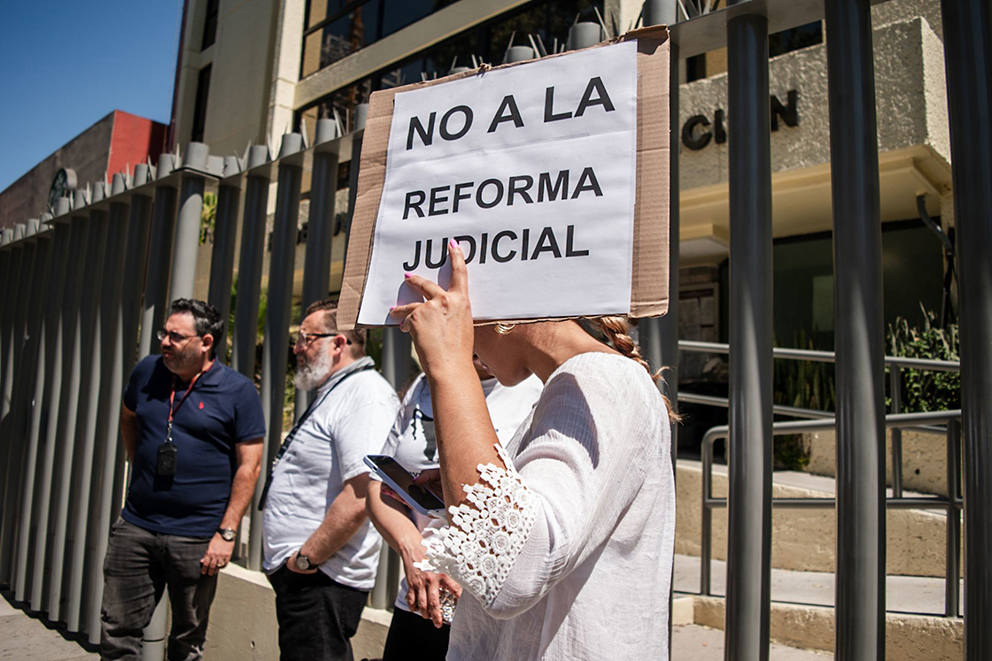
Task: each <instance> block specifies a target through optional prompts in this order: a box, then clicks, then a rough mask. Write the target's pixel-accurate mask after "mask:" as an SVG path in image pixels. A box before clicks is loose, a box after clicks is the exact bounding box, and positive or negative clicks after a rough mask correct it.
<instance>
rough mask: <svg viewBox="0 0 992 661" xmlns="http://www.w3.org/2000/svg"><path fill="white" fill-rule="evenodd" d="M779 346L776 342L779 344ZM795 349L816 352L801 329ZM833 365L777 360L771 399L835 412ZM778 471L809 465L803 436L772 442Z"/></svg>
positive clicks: (797, 335) (794, 344) (794, 341)
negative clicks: (799, 348)
mask: <svg viewBox="0 0 992 661" xmlns="http://www.w3.org/2000/svg"><path fill="white" fill-rule="evenodd" d="M776 344H777V342H776ZM792 346H794V347H801V348H806V349H814V348H815V346H814V344H813V340H812V339H807V337H806V333H805V331H802V330H800V331H799V332H798V333H796V336H795V337H794V338H793V343H792ZM836 395H837V393H836V387H835V382H834V366H833V365H832V364H830V363H821V362H814V361H801V360H776V361H775V367H774V392H773V395H772V400H773V401H774V402H775V404H778V405H780V406H792V407H795V408H803V409H814V410H817V411H832V410H834V407H835V405H836ZM773 457H774V465H775V468H776V469H777V470H802V469H803V468H805V467H806V465H807V464H809V451H808V450H807V449H806V446H805V444H804V443H803V437H802V434H790V435H788V436H776V437H775V439H774V442H773Z"/></svg>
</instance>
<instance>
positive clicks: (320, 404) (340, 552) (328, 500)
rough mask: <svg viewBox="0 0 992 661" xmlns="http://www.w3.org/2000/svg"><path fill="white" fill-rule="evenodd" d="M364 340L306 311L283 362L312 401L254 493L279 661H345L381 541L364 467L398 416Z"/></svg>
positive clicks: (331, 313) (326, 312)
mask: <svg viewBox="0 0 992 661" xmlns="http://www.w3.org/2000/svg"><path fill="white" fill-rule="evenodd" d="M366 340H367V335H366V331H364V330H354V331H343V332H342V331H338V330H337V314H336V308H335V306H334V304H333V303H332V302H331V301H320V302H317V303H314V304H313V305H311V306H310V307H309V308H307V311H306V317H305V318H304V319H303V323H302V324H300V331H299V335H298V336H297V338H296V345H295V346H294V348H293V352H294V353H295V354H296V359H297V364H298V371H297V376H296V387H297V388H299V389H300V390H305V391H310V390H316V393H313V399H312V400H311V403H310V406H309V407H308V408H307V410H306V411H305V412H304V413H303V415H302V416H300V419H299V421H298V422H297V423H296V426H295V427H293V429H292V430H291V431H290V432H289V435H288V436H287V437H286V439H285V440H284V441H283V443H282V446H281V447H280V448H279V452H278V454H277V455H276V459H275V462H274V463H273V466H272V472H271V474H270V475H269V478H268V480H267V482H266V485H265V489H264V490H263V491H262V497H261V502H260V504H259V507H260V508H262V509H263V512H264V514H263V518H262V530H263V535H264V537H263V539H264V549H265V563H264V565H263V569H264V570H265V572H266V574H268V577H269V582H270V583H272V587H273V589H274V590H275V593H276V617H277V619H278V621H279V650H280V656H281V658H282V661H296V660H298V659H299V660H301V661H302V660H306V661H313V660H335V661H337V660H340V661H345V660H347V661H351V659H352V651H351V637H352V636H354V635H355V632H356V631H357V630H358V623H359V621H360V620H361V616H362V609H363V608H364V607H365V602H366V600H367V597H368V592H369V590H371V589H372V584H373V583H374V582H375V572H376V568H377V566H378V562H379V547H380V546H381V542H382V539H381V538H380V537H379V534H378V533H377V532H376V531H375V529H374V528H373V527H372V525H371V524H370V523H369V521H368V519H367V517H366V515H365V495H366V492H367V490H368V484H369V474H368V472H369V471H368V468H367V467H366V465H365V462H364V459H365V455H367V454H375V453H377V452H379V450H380V449H382V446H383V444H384V443H385V441H386V437H387V436H388V434H389V430H390V428H391V427H392V424H393V420H394V419H395V417H396V414H397V412H398V411H399V400H398V399H397V397H396V393H395V392H393V389H392V387H391V386H390V385H389V383H388V382H387V381H386V380H385V379H384V378H382V376H381V375H380V374H379V373H378V372H376V371H375V369H374V366H375V365H374V363H373V361H372V359H371V358H369V357H368V356H367V355H365V343H366Z"/></svg>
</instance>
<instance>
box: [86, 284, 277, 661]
mask: <svg viewBox="0 0 992 661" xmlns="http://www.w3.org/2000/svg"><path fill="white" fill-rule="evenodd" d="M223 333H224V321H223V319H221V316H220V313H219V312H218V311H217V310H216V308H214V307H212V306H210V305H208V304H206V303H204V302H203V301H194V300H188V299H182V298H181V299H177V300H176V301H174V302H173V303H172V307H171V310H170V312H169V318H168V320H167V321H166V322H165V326H164V327H163V328H162V329H161V330H159V331H158V338H159V340H160V341H161V349H162V354H161V356H154V355H152V356H148V357H147V358H145V359H144V360H142V361H141V362H140V363H138V365H137V366H136V367H135V368H134V371H133V372H132V373H131V378H130V380H129V382H128V386H127V390H126V391H125V392H124V402H123V406H122V407H121V438H122V440H123V442H124V449H125V451H126V453H127V457H128V459H129V460H130V462H131V481H130V485H129V487H128V493H127V500H126V502H125V505H124V511H123V512H122V513H121V517H120V518H119V519H118V520H117V522H116V523H115V524H114V526H113V528H112V529H111V532H110V542H109V545H108V548H107V557H106V559H105V561H104V568H103V573H104V591H103V608H102V616H101V624H102V627H101V640H100V654H101V658H103V659H133V660H134V661H137V660H138V659H140V658H141V635H142V630H143V629H144V628H145V627H146V626H147V625H148V623H149V621H150V620H151V617H152V613H153V611H154V610H155V605H156V603H157V602H158V600H159V599H160V598H161V597H162V593H163V591H164V590H165V589H166V588H168V591H169V603H170V605H171V606H172V631H171V633H170V635H169V645H168V658H169V659H170V661H171V660H173V659H184V660H196V659H201V658H203V646H204V642H205V641H206V634H207V618H208V616H209V613H210V604H211V603H212V602H213V598H214V593H215V591H216V588H217V571H218V570H219V569H221V568H222V567H224V566H225V565H226V564H227V563H228V561H229V560H230V558H231V552H232V551H233V550H234V537H235V532H236V530H237V528H238V524H239V523H240V522H241V517H242V516H243V515H244V513H245V510H246V509H247V507H248V504H249V503H250V502H251V497H252V494H253V493H254V491H255V481H256V480H257V479H258V475H259V471H260V462H261V459H262V439H263V438H264V436H265V417H264V415H263V414H262V404H261V401H260V400H259V398H258V393H257V392H256V391H255V385H254V384H253V383H252V382H251V381H250V380H249V379H247V378H246V377H244V376H242V375H241V374H239V373H238V372H235V371H234V370H232V369H230V368H228V367H226V366H225V365H223V364H222V363H221V362H220V361H218V360H216V355H215V351H216V348H217V346H218V344H219V343H220V341H221V339H222V338H223Z"/></svg>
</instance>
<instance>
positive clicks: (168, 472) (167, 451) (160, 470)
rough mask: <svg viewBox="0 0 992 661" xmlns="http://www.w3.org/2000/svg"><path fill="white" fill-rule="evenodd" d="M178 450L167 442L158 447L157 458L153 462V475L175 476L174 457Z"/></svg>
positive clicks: (174, 445) (173, 444)
mask: <svg viewBox="0 0 992 661" xmlns="http://www.w3.org/2000/svg"><path fill="white" fill-rule="evenodd" d="M177 454H178V450H177V448H176V444H175V443H169V442H168V441H166V442H164V443H162V445H160V446H158V458H157V460H156V461H155V475H157V476H158V477H172V476H174V475H175V474H176V455H177Z"/></svg>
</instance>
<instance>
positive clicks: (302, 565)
mask: <svg viewBox="0 0 992 661" xmlns="http://www.w3.org/2000/svg"><path fill="white" fill-rule="evenodd" d="M296 568H297V569H299V570H300V571H307V570H309V569H310V558H308V557H307V556H305V555H303V554H302V553H297V554H296Z"/></svg>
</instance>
